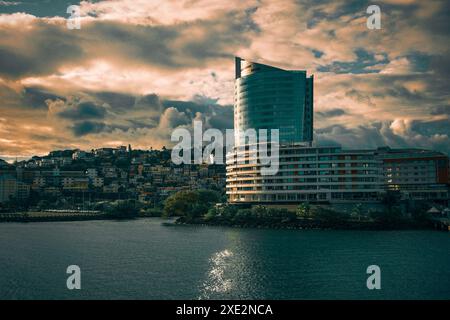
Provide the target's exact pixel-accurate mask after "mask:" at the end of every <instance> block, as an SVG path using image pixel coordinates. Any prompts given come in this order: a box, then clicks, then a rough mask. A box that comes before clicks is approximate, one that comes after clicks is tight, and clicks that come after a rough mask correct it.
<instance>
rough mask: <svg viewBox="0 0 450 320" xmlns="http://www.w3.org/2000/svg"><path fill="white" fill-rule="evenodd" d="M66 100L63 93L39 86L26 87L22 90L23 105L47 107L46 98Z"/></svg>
mask: <svg viewBox="0 0 450 320" xmlns="http://www.w3.org/2000/svg"><path fill="white" fill-rule="evenodd" d="M49 99H50V100H56V99H60V100H65V98H64V97H62V96H61V95H58V94H55V93H53V92H50V91H49V90H47V89H44V88H39V87H25V88H24V89H23V90H22V104H21V105H22V106H23V107H32V108H41V109H46V108H47V104H46V100H49Z"/></svg>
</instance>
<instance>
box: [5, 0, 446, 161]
mask: <svg viewBox="0 0 450 320" xmlns="http://www.w3.org/2000/svg"><path fill="white" fill-rule="evenodd" d="M6 3H8V2H2V4H1V5H0V13H1V16H0V17H1V18H0V30H1V32H0V49H1V50H0V53H1V61H2V63H1V64H0V78H1V81H0V98H1V100H0V101H1V103H0V158H2V159H6V160H8V161H13V160H14V159H15V158H16V157H18V159H19V160H20V159H22V158H29V157H31V156H33V155H45V154H47V153H48V152H50V151H52V150H58V149H77V148H78V149H82V150H90V149H92V148H100V147H103V146H119V145H127V144H129V143H131V144H132V145H133V146H135V147H136V148H140V149H149V148H150V147H153V148H161V147H162V146H163V145H165V146H167V147H170V132H171V131H172V130H174V129H175V128H177V127H180V126H181V127H183V126H187V127H189V126H190V125H191V123H192V121H193V120H203V122H204V124H205V128H208V127H211V128H212V127H214V128H218V129H227V128H233V106H232V104H233V83H234V72H233V63H234V61H233V57H234V56H240V57H243V58H245V59H248V60H251V61H255V62H258V63H263V64H269V65H274V66H277V67H279V68H283V69H287V70H293V69H294V70H295V69H302V70H308V72H309V73H311V74H314V75H315V79H314V80H315V86H314V89H315V101H314V108H315V115H314V120H315V123H314V127H315V132H314V140H315V141H317V142H318V144H322V145H330V144H336V143H339V144H341V145H342V146H343V147H344V148H349V147H355V148H376V147H381V146H386V145H388V146H391V147H394V148H395V147H418V148H427V149H432V150H439V151H442V152H445V153H447V154H448V153H449V146H450V140H449V126H448V123H449V107H448V105H449V95H448V88H447V83H448V82H449V79H448V77H449V73H448V66H449V65H450V63H449V61H448V57H449V56H450V55H449V54H448V53H449V48H448V43H449V41H448V40H449V34H448V30H449V29H450V28H448V20H447V19H446V14H445V13H446V12H448V3H447V2H445V1H432V5H425V3H423V2H420V1H412V0H411V1H395V0H386V1H381V2H380V7H381V14H382V27H381V29H379V30H370V29H368V28H367V27H366V19H367V14H366V9H367V6H368V2H367V3H366V2H364V1H351V2H348V1H334V2H332V3H331V2H320V3H316V2H314V1H305V2H301V3H297V2H293V1H292V2H291V1H283V2H265V1H246V2H241V1H236V2H233V5H229V4H224V3H223V2H221V1H217V2H216V1H207V2H204V1H197V2H191V1H189V2H183V1H177V2H167V1H164V2H163V3H158V2H157V1H151V2H148V1H125V0H122V1H119V0H115V1H109V2H108V3H105V2H96V3H90V2H82V3H81V4H80V8H81V12H82V19H81V29H80V30H69V29H67V27H66V17H67V14H66V9H67V3H66V2H65V1H49V2H48V5H43V6H36V5H33V3H32V2H14V3H12V2H11V4H10V5H6ZM112 4H113V5H112ZM181 8H182V9H183V10H181ZM125 11H126V12H132V15H131V16H130V15H123V14H121V12H125ZM162 16H164V19H160V17H162ZM430 20H432V21H433V24H430V23H428V21H430ZM355 39H357V41H355ZM111 46H113V47H111ZM47 48H49V49H51V50H46V49H47Z"/></svg>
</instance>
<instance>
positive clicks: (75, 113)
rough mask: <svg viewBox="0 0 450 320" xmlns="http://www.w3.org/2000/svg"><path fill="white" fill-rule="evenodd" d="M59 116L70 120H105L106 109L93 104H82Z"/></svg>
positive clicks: (62, 112) (59, 113)
mask: <svg viewBox="0 0 450 320" xmlns="http://www.w3.org/2000/svg"><path fill="white" fill-rule="evenodd" d="M57 115H58V116H59V117H61V118H64V119H70V120H88V119H104V118H105V117H106V109H105V108H104V107H102V106H99V105H96V104H95V103H93V102H82V103H80V104H78V105H76V106H73V107H71V108H70V109H67V110H64V111H61V112H58V114H57Z"/></svg>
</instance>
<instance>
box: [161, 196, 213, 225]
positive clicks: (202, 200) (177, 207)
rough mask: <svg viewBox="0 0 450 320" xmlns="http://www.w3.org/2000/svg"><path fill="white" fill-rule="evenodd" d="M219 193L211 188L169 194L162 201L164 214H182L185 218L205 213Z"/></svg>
mask: <svg viewBox="0 0 450 320" xmlns="http://www.w3.org/2000/svg"><path fill="white" fill-rule="evenodd" d="M219 199H220V195H219V194H218V193H217V192H215V191H211V190H194V191H191V190H189V191H179V192H177V193H175V194H173V195H171V196H170V197H169V198H167V200H166V201H165V203H164V216H165V217H170V216H182V217H185V218H187V219H189V220H190V219H193V218H196V217H201V216H204V215H205V214H207V212H208V210H209V209H210V208H211V206H212V205H213V204H215V203H216V202H217V201H219Z"/></svg>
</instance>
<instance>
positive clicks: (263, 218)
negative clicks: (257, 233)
mask: <svg viewBox="0 0 450 320" xmlns="http://www.w3.org/2000/svg"><path fill="white" fill-rule="evenodd" d="M218 199H219V195H218V194H217V193H215V192H213V191H208V190H198V191H181V192H178V193H176V194H174V195H171V196H170V197H169V198H168V199H167V200H166V202H165V206H164V215H163V216H164V217H173V216H175V217H177V218H176V220H175V222H174V223H173V225H177V224H178V225H180V224H191V225H212V226H229V227H242V228H270V229H340V230H396V229H402V230H404V229H432V228H434V227H435V226H434V224H433V221H432V220H431V218H432V217H431V216H430V215H429V214H428V213H427V209H428V207H427V206H426V205H425V204H420V205H417V206H415V207H414V208H411V210H410V212H409V214H408V215H405V214H403V213H402V210H401V208H400V205H399V203H398V201H397V199H396V198H395V197H394V196H392V195H388V196H387V197H386V198H385V199H384V200H383V204H384V207H385V210H383V211H364V210H363V207H362V205H361V204H359V203H358V204H355V205H354V207H353V208H352V209H351V211H350V212H344V211H338V210H336V209H334V208H333V207H331V206H324V205H311V204H309V203H302V204H301V205H299V206H298V207H297V208H296V210H295V211H289V210H287V209H285V208H273V207H266V206H262V205H256V206H253V207H251V208H243V207H239V206H236V205H230V204H223V205H219V206H218V205H215V203H217V200H218Z"/></svg>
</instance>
